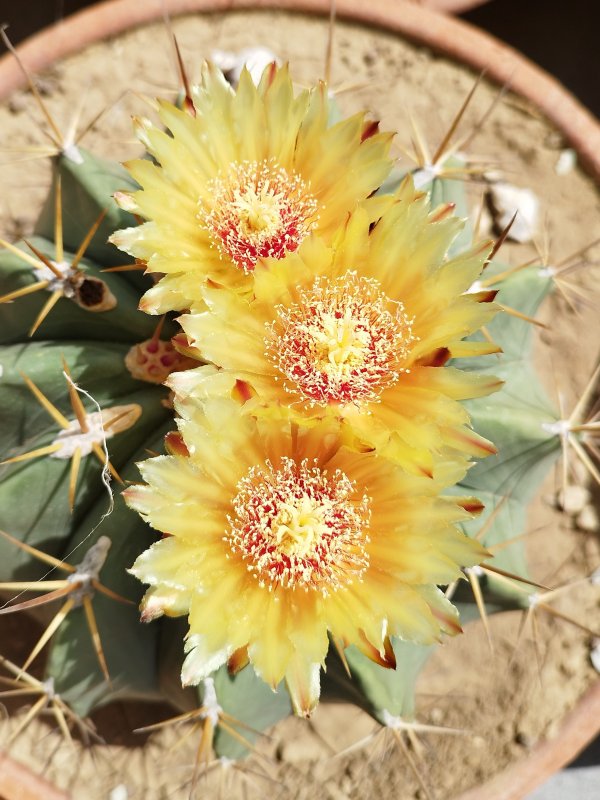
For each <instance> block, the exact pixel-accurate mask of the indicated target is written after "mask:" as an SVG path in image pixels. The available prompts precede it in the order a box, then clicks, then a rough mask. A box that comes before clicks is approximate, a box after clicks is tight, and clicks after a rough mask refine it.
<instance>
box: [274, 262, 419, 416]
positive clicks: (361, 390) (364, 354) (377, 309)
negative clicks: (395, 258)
mask: <svg viewBox="0 0 600 800" xmlns="http://www.w3.org/2000/svg"><path fill="white" fill-rule="evenodd" d="M277 317H278V318H277V320H276V321H275V322H273V323H269V324H268V325H267V331H268V335H267V347H266V353H267V357H269V358H270V360H271V361H272V362H273V363H274V364H275V365H276V366H277V368H278V370H279V371H280V372H281V373H283V375H284V376H285V378H286V379H287V380H286V384H285V388H286V389H287V391H289V392H291V393H294V394H299V395H300V396H301V397H302V398H303V399H304V400H307V401H308V402H309V403H310V405H313V406H314V405H323V406H324V405H328V404H331V403H339V404H348V403H353V404H355V405H362V404H365V403H369V402H377V401H378V399H379V396H380V394H381V392H382V391H383V390H384V389H385V388H387V387H389V386H392V385H393V384H394V383H396V381H397V380H398V378H399V376H400V374H401V373H402V372H408V369H407V368H406V367H405V366H403V363H404V362H406V359H407V357H408V355H409V353H410V348H411V346H412V344H413V343H414V342H415V341H416V339H417V337H416V336H415V335H414V334H413V332H412V323H413V320H412V319H411V318H410V317H409V316H408V315H407V314H406V312H405V311H404V306H403V305H402V303H400V302H397V301H393V300H390V299H389V298H388V297H387V296H386V295H385V294H384V293H383V292H382V291H381V288H380V284H379V283H378V281H376V280H373V279H370V278H363V277H358V276H357V274H356V272H347V273H346V274H345V275H343V276H341V277H340V278H337V279H336V280H334V281H328V280H326V279H325V278H317V279H316V280H315V282H314V284H313V286H312V287H311V288H310V289H309V290H307V291H303V292H301V293H300V298H299V301H298V302H297V303H294V304H293V305H291V306H289V307H283V306H279V307H278V308H277Z"/></svg>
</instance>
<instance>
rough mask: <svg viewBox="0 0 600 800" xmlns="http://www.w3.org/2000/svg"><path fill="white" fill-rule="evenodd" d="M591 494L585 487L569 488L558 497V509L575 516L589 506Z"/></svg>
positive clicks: (561, 491) (562, 490)
mask: <svg viewBox="0 0 600 800" xmlns="http://www.w3.org/2000/svg"><path fill="white" fill-rule="evenodd" d="M590 500H591V493H590V490H589V489H586V488H585V486H567V487H565V488H564V489H561V490H560V491H559V493H558V496H557V503H558V507H559V508H561V509H562V510H563V511H564V512H565V513H566V514H570V515H571V516H575V514H579V513H580V512H581V511H583V509H584V508H585V507H586V506H587V505H588V504H589V502H590Z"/></svg>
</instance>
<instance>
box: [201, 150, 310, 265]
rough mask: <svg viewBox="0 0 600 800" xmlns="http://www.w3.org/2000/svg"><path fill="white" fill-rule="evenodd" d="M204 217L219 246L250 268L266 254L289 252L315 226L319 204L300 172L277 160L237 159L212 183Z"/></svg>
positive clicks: (203, 220) (225, 254)
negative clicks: (286, 168) (285, 166)
mask: <svg viewBox="0 0 600 800" xmlns="http://www.w3.org/2000/svg"><path fill="white" fill-rule="evenodd" d="M207 188H208V192H209V196H210V197H211V200H210V206H209V207H206V205H205V204H201V207H200V211H199V213H198V218H199V220H200V221H201V223H202V224H203V225H204V226H205V227H206V228H207V230H208V231H209V234H210V236H211V239H212V242H213V244H214V246H215V247H216V248H217V249H218V250H219V252H220V253H221V255H223V256H226V257H228V258H230V259H231V260H232V261H233V263H234V264H235V265H236V266H237V267H239V268H240V269H242V270H243V271H244V272H251V271H252V270H253V269H254V267H255V266H256V262H257V261H258V260H259V259H261V258H277V259H281V258H285V256H286V254H287V253H293V252H294V251H296V250H297V249H298V247H299V246H300V244H301V243H302V241H303V239H304V238H305V237H306V235H307V234H308V233H309V231H310V230H311V229H312V228H313V227H314V226H315V224H316V222H317V220H318V216H317V208H318V204H317V201H316V199H315V198H314V197H313V196H312V195H311V194H310V191H309V188H308V186H307V185H306V183H305V182H304V181H303V180H302V178H301V177H300V176H299V175H295V174H293V173H291V174H290V173H288V172H287V171H286V170H285V169H284V168H283V167H281V166H279V165H278V164H277V163H275V162H274V161H272V160H271V161H268V160H264V161H262V162H260V163H258V162H256V161H243V162H241V163H233V164H231V165H230V167H229V171H228V172H227V173H225V174H223V175H219V176H218V177H216V178H214V179H213V180H212V181H210V182H209V184H208V187H207Z"/></svg>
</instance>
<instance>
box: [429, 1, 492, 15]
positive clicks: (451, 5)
mask: <svg viewBox="0 0 600 800" xmlns="http://www.w3.org/2000/svg"><path fill="white" fill-rule="evenodd" d="M489 1H490V0H419V2H420V3H421V5H423V6H425V7H426V8H432V9H433V10H434V11H443V12H444V13H445V14H463V13H464V12H465V11H471V10H472V9H473V8H477V7H478V6H482V5H484V4H485V3H489Z"/></svg>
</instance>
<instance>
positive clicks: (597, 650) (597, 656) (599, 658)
mask: <svg viewBox="0 0 600 800" xmlns="http://www.w3.org/2000/svg"><path fill="white" fill-rule="evenodd" d="M590 661H591V662H592V666H593V667H594V669H595V670H596V672H600V639H594V640H593V641H592V649H591V650H590Z"/></svg>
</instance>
